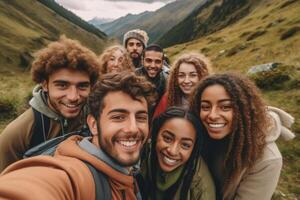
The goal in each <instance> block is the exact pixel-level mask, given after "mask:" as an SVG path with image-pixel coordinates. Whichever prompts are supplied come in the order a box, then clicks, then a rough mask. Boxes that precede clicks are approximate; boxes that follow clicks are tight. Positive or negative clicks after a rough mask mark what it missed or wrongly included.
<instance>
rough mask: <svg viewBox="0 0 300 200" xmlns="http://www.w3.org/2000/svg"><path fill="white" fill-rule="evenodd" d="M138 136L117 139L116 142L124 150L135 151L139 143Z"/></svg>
mask: <svg viewBox="0 0 300 200" xmlns="http://www.w3.org/2000/svg"><path fill="white" fill-rule="evenodd" d="M141 141H142V140H141V139H140V138H128V139H117V140H116V143H117V144H119V146H120V147H122V149H125V150H126V151H128V150H129V151H135V150H136V148H137V147H138V146H139V145H140V144H141Z"/></svg>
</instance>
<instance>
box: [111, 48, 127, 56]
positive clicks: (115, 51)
mask: <svg viewBox="0 0 300 200" xmlns="http://www.w3.org/2000/svg"><path fill="white" fill-rule="evenodd" d="M123 55H124V53H123V52H122V51H121V50H120V49H116V50H114V51H113V52H112V54H111V56H115V57H120V56H123Z"/></svg>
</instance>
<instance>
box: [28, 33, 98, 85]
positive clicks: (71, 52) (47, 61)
mask: <svg viewBox="0 0 300 200" xmlns="http://www.w3.org/2000/svg"><path fill="white" fill-rule="evenodd" d="M62 68H68V69H74V70H79V71H83V72H86V73H87V74H88V75H89V77H90V81H91V84H94V83H95V82H96V81H97V79H98V76H99V63H98V60H97V56H96V55H95V54H94V53H93V52H92V51H91V50H89V49H88V48H86V47H84V46H82V45H81V44H80V43H79V42H78V41H76V40H71V39H68V38H66V37H65V36H64V35H63V36H61V37H60V38H59V40H58V41H55V42H51V43H49V44H48V46H47V47H46V48H44V49H41V50H39V51H38V52H36V53H35V59H34V61H33V63H32V67H31V75H32V80H33V81H35V82H36V83H41V82H43V81H44V80H48V78H49V76H50V75H51V74H52V73H53V72H55V71H57V70H59V69H62Z"/></svg>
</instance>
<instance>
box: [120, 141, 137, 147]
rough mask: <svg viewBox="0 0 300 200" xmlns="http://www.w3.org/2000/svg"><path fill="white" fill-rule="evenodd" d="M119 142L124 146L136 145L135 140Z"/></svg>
mask: <svg viewBox="0 0 300 200" xmlns="http://www.w3.org/2000/svg"><path fill="white" fill-rule="evenodd" d="M119 143H120V144H121V145H123V146H125V147H132V146H134V145H136V143H137V141H136V140H130V141H128V140H122V141H120V142H119Z"/></svg>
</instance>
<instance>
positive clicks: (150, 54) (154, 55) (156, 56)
mask: <svg viewBox="0 0 300 200" xmlns="http://www.w3.org/2000/svg"><path fill="white" fill-rule="evenodd" d="M145 58H152V59H160V60H162V58H163V53H162V52H158V51H153V50H150V51H145Z"/></svg>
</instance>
